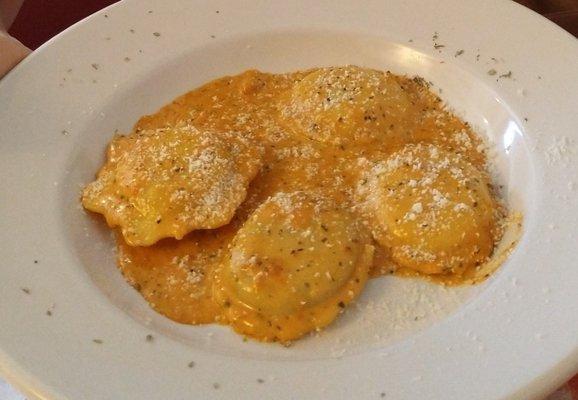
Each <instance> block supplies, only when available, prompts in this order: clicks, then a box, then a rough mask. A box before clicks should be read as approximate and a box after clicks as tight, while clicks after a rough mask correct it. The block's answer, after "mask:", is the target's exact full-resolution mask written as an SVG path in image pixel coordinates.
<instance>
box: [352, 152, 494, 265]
mask: <svg viewBox="0 0 578 400" xmlns="http://www.w3.org/2000/svg"><path fill="white" fill-rule="evenodd" d="M356 193H357V197H358V200H359V202H360V203H361V208H362V209H363V211H364V212H365V214H366V216H367V218H368V221H369V225H370V226H371V227H372V229H373V232H374V236H375V239H376V240H377V241H378V242H379V243H380V244H381V245H383V246H384V247H385V248H386V249H388V250H389V251H390V252H391V256H392V258H393V260H394V261H395V262H397V263H398V264H399V265H400V266H402V267H406V268H410V269H413V270H416V271H418V272H422V273H424V274H442V273H446V274H447V273H452V274H460V273H462V272H464V271H465V270H466V269H467V268H471V267H475V266H479V265H480V264H482V263H483V262H485V261H487V259H488V257H489V256H490V255H491V254H492V250H493V248H494V245H495V239H496V237H497V226H498V224H497V222H498V219H499V209H500V207H499V204H497V203H496V201H495V200H494V198H493V196H492V193H491V185H490V182H489V178H488V176H487V174H485V173H483V172H481V171H480V170H478V169H477V168H475V167H474V166H473V165H472V164H470V163H469V162H468V161H466V160H465V159H464V158H463V157H461V156H459V155H457V154H455V153H451V152H448V151H445V150H442V149H440V148H439V147H437V146H435V145H428V144H417V145H411V144H410V145H407V146H406V147H404V148H403V149H402V150H400V151H398V152H396V153H393V154H392V155H391V156H390V157H389V158H388V159H387V160H386V161H384V162H381V163H377V164H376V165H373V166H372V167H371V168H370V170H369V172H368V173H367V174H366V175H365V176H364V178H363V179H362V180H361V181H360V182H359V184H358V187H357V192H356Z"/></svg>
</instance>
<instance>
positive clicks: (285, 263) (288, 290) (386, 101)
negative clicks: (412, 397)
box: [82, 66, 521, 344]
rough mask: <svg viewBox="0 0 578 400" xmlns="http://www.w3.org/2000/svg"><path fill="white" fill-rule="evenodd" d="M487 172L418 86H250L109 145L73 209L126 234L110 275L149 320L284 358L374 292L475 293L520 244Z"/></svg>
mask: <svg viewBox="0 0 578 400" xmlns="http://www.w3.org/2000/svg"><path fill="white" fill-rule="evenodd" d="M487 163H488V160H487V154H486V152H485V146H484V144H483V141H482V140H481V138H480V137H479V136H477V135H476V133H475V132H474V131H473V129H472V128H471V126H470V125H468V123H467V122H465V121H462V120H461V119H460V118H459V117H458V116H456V115H454V114H453V113H452V112H451V110H449V109H447V108H446V106H445V105H444V103H443V102H442V100H441V99H440V98H439V97H438V96H437V95H435V94H434V93H433V91H431V90H430V84H429V83H427V82H426V81H425V80H424V79H422V78H419V77H407V76H400V75H395V74H393V73H390V72H381V71H376V70H371V69H367V68H361V67H356V66H344V67H329V68H316V69H311V70H307V71H297V72H291V73H287V74H268V73H262V72H259V71H255V70H250V71H245V72H243V73H241V74H239V75H236V76H225V77H222V78H219V79H217V80H215V81H212V82H208V83H207V84H205V85H203V86H201V87H199V88H196V89H194V90H192V91H190V92H188V93H186V94H184V95H182V96H180V97H178V98H177V99H175V100H174V101H173V102H171V103H170V104H168V105H166V106H165V107H163V108H161V109H160V110H159V111H158V112H156V113H154V114H151V115H147V116H144V117H142V118H141V119H140V120H139V121H138V122H137V123H136V125H135V127H134V129H133V133H131V134H129V135H128V136H116V137H115V138H114V139H113V140H112V142H111V144H110V146H109V149H108V159H107V162H106V163H105V165H104V166H103V167H102V169H101V170H100V172H99V173H98V176H97V179H96V181H95V182H93V183H91V184H89V185H88V186H87V187H86V189H85V190H84V192H83V196H82V202H83V205H84V206H85V208H86V209H88V210H91V211H95V212H98V213H101V214H103V215H104V217H105V218H106V220H107V221H108V223H109V225H110V226H112V227H119V228H120V229H118V230H117V231H120V234H118V235H117V237H118V238H117V245H118V265H119V268H120V270H121V272H122V274H123V276H124V277H125V279H126V280H127V281H128V282H129V283H130V284H131V285H132V286H133V287H134V288H135V289H137V290H138V291H139V293H140V294H141V295H142V296H143V297H144V298H145V299H146V301H148V302H149V304H150V306H151V307H152V308H153V309H154V310H156V311H157V312H159V313H161V314H163V315H165V316H167V317H168V318H170V319H172V320H174V321H177V322H180V323H186V324H206V323H220V324H223V325H229V326H230V327H231V328H232V329H234V330H235V331H236V332H238V333H240V334H242V335H245V336H246V337H250V338H253V339H257V340H261V341H277V342H281V343H283V344H289V343H290V342H292V341H294V340H297V339H299V338H301V337H303V336H304V335H306V334H307V333H308V332H314V331H319V330H321V329H323V328H324V327H326V326H327V325H328V324H330V323H331V322H332V321H334V320H335V319H336V318H337V317H338V316H339V314H340V313H341V312H342V311H343V310H344V309H345V308H346V307H347V305H348V304H350V303H351V302H353V301H355V299H356V298H357V297H358V296H359V294H360V293H361V291H362V290H363V287H364V285H365V283H366V281H367V279H368V276H369V277H377V276H380V275H389V274H396V275H397V276H403V277H423V278H426V279H428V280H430V281H432V282H437V283H441V284H444V285H457V284H474V283H477V282H481V281H483V280H484V279H486V278H487V277H488V276H489V275H490V274H491V273H492V272H493V271H494V270H495V269H496V268H497V267H498V266H499V264H500V263H501V262H502V261H503V260H504V259H505V257H506V254H507V252H509V251H510V249H511V248H512V247H513V246H514V244H515V242H516V240H517V238H518V237H519V232H520V229H521V224H520V221H521V217H519V215H515V214H511V213H510V212H508V210H507V209H506V208H505V207H504V206H503V205H502V204H501V203H500V200H499V193H498V191H497V190H496V189H495V188H494V186H492V182H491V180H490V176H489V174H488V167H487V165H488V164H487ZM510 223H514V224H516V227H517V228H516V230H515V232H517V234H514V236H509V237H508V232H505V231H504V229H505V226H506V224H510ZM161 239H162V240H161Z"/></svg>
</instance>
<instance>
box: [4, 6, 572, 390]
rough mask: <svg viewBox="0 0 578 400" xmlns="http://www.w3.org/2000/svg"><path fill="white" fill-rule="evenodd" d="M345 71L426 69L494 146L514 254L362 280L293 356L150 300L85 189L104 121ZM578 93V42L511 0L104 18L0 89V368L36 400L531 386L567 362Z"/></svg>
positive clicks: (42, 52) (100, 147)
mask: <svg viewBox="0 0 578 400" xmlns="http://www.w3.org/2000/svg"><path fill="white" fill-rule="evenodd" d="M155 32H157V33H156V34H155ZM435 32H437V35H436V36H437V38H436V39H434V37H433V36H434V33H435ZM435 44H437V45H443V46H445V47H439V46H437V49H436V48H434V45H435ZM458 50H464V52H463V53H462V54H460V55H456V53H457V52H458ZM339 64H358V65H363V66H368V67H375V68H380V69H390V70H392V71H394V72H397V73H407V74H419V75H422V76H424V77H425V78H426V79H427V80H431V81H433V82H434V84H435V85H436V88H441V90H443V92H442V97H444V98H445V99H446V100H447V101H448V102H449V104H450V105H451V106H452V107H453V108H454V109H455V110H456V112H458V113H459V114H461V115H463V116H464V117H465V118H466V119H467V120H468V121H470V122H471V123H472V124H473V125H474V126H476V127H477V129H478V130H479V132H480V133H481V134H483V135H485V136H486V137H488V139H489V140H491V141H492V142H493V143H494V144H495V153H496V165H497V168H496V171H497V175H498V179H501V180H502V182H503V184H504V185H505V187H506V189H505V191H506V193H507V197H508V201H509V204H510V205H511V206H512V208H514V209H517V210H520V211H522V212H523V213H524V216H525V230H524V235H523V237H522V240H521V242H520V243H519V245H518V247H517V249H516V251H515V252H514V254H512V255H511V257H510V258H509V260H508V261H507V262H506V263H505V264H504V265H503V267H502V268H501V269H500V271H499V272H498V273H497V274H495V275H494V276H493V277H492V278H491V279H490V280H489V281H488V282H486V283H485V284H483V285H480V286H476V287H471V288H469V287H463V288H448V289H443V288H441V287H438V286H433V285H429V284H426V283H424V282H421V281H412V280H403V279H397V278H383V279H378V280H373V281H372V282H371V283H370V284H369V285H368V288H367V290H366V291H365V293H364V294H363V296H362V298H361V299H360V301H359V307H354V308H352V309H351V310H349V311H348V312H347V313H346V315H345V316H344V318H341V319H340V320H339V321H337V323H335V324H334V325H332V326H331V327H330V328H329V329H327V330H326V331H325V332H323V333H322V334H320V335H319V336H312V337H309V338H307V339H305V340H302V341H300V342H298V343H297V344H296V345H295V346H293V347H291V348H283V347H281V346H278V345H267V344H259V343H255V342H247V343H245V342H243V341H242V340H241V338H240V337H239V336H237V335H235V334H233V333H232V332H231V331H230V330H229V329H228V328H226V327H219V326H202V327H191V326H183V325H178V324H176V323H173V322H171V321H169V320H167V319H166V318H164V317H162V316H160V315H157V314H155V313H154V312H153V311H151V310H150V309H149V308H148V306H147V305H146V304H145V302H144V301H143V300H142V299H141V298H140V297H139V295H138V294H137V293H136V292H135V291H134V290H132V289H130V288H129V286H128V285H127V284H125V283H124V281H123V280H122V278H121V276H120V274H119V273H118V272H117V270H116V268H115V264H114V254H113V242H112V240H111V237H110V233H109V230H108V229H107V228H106V227H105V226H104V224H103V223H102V222H101V221H100V219H98V218H92V217H90V216H88V215H87V214H85V213H84V212H83V211H82V209H81V207H80V206H79V202H78V196H79V190H80V188H81V187H82V185H83V184H85V183H86V182H88V181H90V180H91V179H92V178H93V176H94V173H95V171H96V170H97V169H98V167H99V166H100V164H101V163H102V161H103V156H104V153H103V151H104V148H105V145H106V143H107V142H108V141H109V139H110V138H111V136H112V134H113V132H114V131H115V129H119V130H121V131H127V130H128V129H129V128H130V127H131V126H132V124H133V123H134V122H135V121H136V119H137V118H138V117H139V116H140V115H143V114H145V113H151V112H153V111H155V110H156V109H157V108H158V107H160V106H161V105H163V104H165V103H167V102H168V101H170V100H171V99H172V98H174V97H175V96H177V95H179V94H181V93H183V92H186V91H188V90H190V89H192V88H194V87H196V86H198V85H199V84H202V83H204V82H206V81H208V80H210V79H213V78H217V77H220V76H222V75H225V74H234V73H238V72H241V71H243V70H245V69H248V68H258V69H261V70H264V71H272V72H280V71H292V70H296V69H302V68H306V67H312V66H322V65H339ZM490 70H495V71H496V72H497V73H496V74H495V75H490V74H489V73H488V71H490ZM508 71H512V74H511V76H509V77H500V75H505V74H507V73H508ZM577 93H578V41H576V40H575V39H574V38H572V37H571V36H570V35H569V34H567V33H565V32H564V31H562V30H560V29H559V28H557V27H556V26H554V25H553V24H551V23H549V22H548V21H546V20H545V19H543V18H541V17H539V16H538V15H536V14H533V13H532V12H530V11H528V10H526V9H524V8H522V7H520V6H518V5H516V4H514V3H512V2H506V1H495V0H491V1H485V2H483V3H482V2H479V1H477V0H467V1H464V0H443V1H441V0H439V1H435V2H434V1H429V2H426V1H419V0H390V1H377V0H371V1H364V2H357V1H336V0H324V1H315V2H310V1H307V0H299V1H275V2H264V1H263V2H258V1H254V2H238V1H234V0H221V1H195V2H192V1H188V0H173V1H163V2H155V1H152V0H138V1H137V0H127V1H124V2H122V3H120V4H117V5H115V6H113V7H110V8H108V9H106V10H103V11H101V12H99V13H97V14H95V15H93V16H91V17H90V18H88V19H86V20H84V21H82V22H81V23H79V24H77V25H75V26H74V27H72V28H71V29H68V30H67V31H66V32H64V33H63V34H61V35H59V36H57V37H56V38H55V39H53V40H51V41H50V42H49V43H47V44H46V45H44V46H43V47H42V48H41V49H39V50H38V51H36V52H35V53H34V54H33V55H32V56H31V57H29V58H28V59H27V60H26V61H25V62H24V63H22V64H21V65H20V66H18V67H17V68H16V69H15V70H14V71H13V72H11V73H10V74H9V75H8V76H7V77H6V78H5V79H4V80H3V81H2V82H0V126H1V129H0V154H1V157H0V182H1V183H2V191H1V201H0V219H1V221H2V228H3V229H2V230H1V232H0V265H1V268H0V373H1V374H2V375H4V376H5V377H7V378H8V379H9V380H10V381H11V382H12V383H13V384H15V385H16V386H17V387H18V388H20V389H21V390H22V391H24V392H25V393H26V394H28V395H29V396H30V397H31V398H39V399H70V400H76V399H184V398H198V399H207V398H223V399H225V398H227V399H228V398H243V399H254V398H275V399H305V398H307V399H320V398H353V399H379V398H381V397H383V396H385V398H387V399H425V398H427V399H445V400H450V399H460V400H462V399H469V400H475V399H480V400H481V399H483V400H493V399H514V398H515V399H534V398H539V397H541V396H543V395H544V394H545V393H547V392H548V391H550V390H552V389H554V388H555V387H556V386H557V385H559V384H561V383H562V382H563V381H564V380H566V379H568V378H569V377H570V376H571V375H572V374H573V373H574V372H576V370H577V369H578V312H577V309H578V307H577V305H578V264H577V261H576V248H577V244H578V243H577V241H576V240H577V237H578V231H577V228H576V226H577V225H578V220H577V216H578V202H577V201H576V197H577V195H578V189H577V188H576V186H577V184H578V168H577V158H576V157H577V155H576V146H575V142H576V140H577V139H578V132H577V127H578V97H577ZM23 288H24V289H26V290H27V291H29V294H27V293H25V292H24V291H23V290H22V289H23ZM48 310H50V312H51V314H52V315H51V316H49V315H47V311H48ZM148 334H152V335H153V336H154V338H155V339H154V340H153V341H152V342H147V341H146V340H145V337H146V335H148ZM94 339H99V340H101V341H102V343H101V344H98V343H95V342H94ZM191 361H194V362H195V366H194V367H193V368H189V367H188V364H189V363H190V362H191ZM382 393H384V394H382Z"/></svg>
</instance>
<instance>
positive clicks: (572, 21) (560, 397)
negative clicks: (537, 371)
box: [0, 0, 578, 400]
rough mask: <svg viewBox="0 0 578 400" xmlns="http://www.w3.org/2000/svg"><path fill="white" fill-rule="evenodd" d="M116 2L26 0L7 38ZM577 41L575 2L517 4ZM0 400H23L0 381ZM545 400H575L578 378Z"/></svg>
mask: <svg viewBox="0 0 578 400" xmlns="http://www.w3.org/2000/svg"><path fill="white" fill-rule="evenodd" d="M115 2H116V0H81V1H78V0H25V1H24V3H23V5H22V8H21V9H20V13H19V14H18V16H17V18H16V20H15V21H14V23H13V24H12V26H11V28H10V31H9V32H10V34H11V35H12V36H14V37H16V38H17V39H19V40H20V41H21V42H22V43H23V44H24V45H26V46H28V47H29V48H31V49H36V48H37V47H39V46H40V45H41V44H43V43H44V42H46V41H47V40H48V39H50V38H51V37H53V36H54V35H56V34H57V33H59V32H61V31H63V30H64V29H66V28H67V27H69V26H70V25H72V24H74V23H75V22H77V21H80V20H81V19H83V18H84V17H86V16H88V15H90V14H92V13H94V12H96V11H98V10H100V9H102V8H104V7H106V6H108V5H110V4H113V3H115ZM517 2H518V3H520V4H523V5H524V6H526V7H528V8H530V9H532V10H534V11H536V12H538V13H540V14H542V15H543V16H545V17H546V18H548V19H550V20H552V21H553V22H555V23H556V24H558V25H560V26H561V27H562V28H564V29H566V30H567V31H568V32H570V33H572V34H573V35H574V36H577V37H578V0H517ZM0 400H25V398H24V397H23V396H22V395H21V394H19V393H18V392H17V391H16V390H14V389H13V388H12V387H11V386H10V385H8V384H7V383H6V382H4V381H3V380H2V379H1V378H0ZM547 400H578V375H576V376H575V377H574V378H573V379H571V380H570V382H568V383H567V384H565V385H564V386H563V387H561V388H560V389H559V390H558V391H556V392H555V393H553V394H552V395H550V396H549V397H548V399H547Z"/></svg>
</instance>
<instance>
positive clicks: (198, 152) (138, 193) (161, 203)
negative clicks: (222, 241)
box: [82, 125, 262, 246]
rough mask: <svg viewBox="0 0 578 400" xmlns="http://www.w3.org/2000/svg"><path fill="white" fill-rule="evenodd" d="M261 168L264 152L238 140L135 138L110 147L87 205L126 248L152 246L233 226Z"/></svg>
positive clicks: (168, 131)
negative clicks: (117, 233)
mask: <svg viewBox="0 0 578 400" xmlns="http://www.w3.org/2000/svg"><path fill="white" fill-rule="evenodd" d="M261 164H262V151H261V148H260V147H259V146H258V145H257V144H256V143H255V142H254V141H253V140H252V139H251V138H250V136H249V135H243V134H241V133H238V132H229V131H211V130H199V129H196V128H194V127H192V126H189V125H181V126H177V127H174V128H163V129H154V130H144V131H136V132H134V133H132V134H130V135H128V136H116V137H115V138H114V139H113V141H112V143H111V144H110V146H109V149H108V160H107V162H106V164H105V165H104V166H103V168H102V169H101V170H100V172H99V173H98V177H97V179H96V181H94V182H93V183H91V184H89V185H88V186H87V187H86V188H85V190H84V191H83V194H82V203H83V205H84V207H85V208H86V209H88V210H90V211H94V212H97V213H101V214H103V215H104V216H105V218H106V220H107V222H108V224H109V225H110V226H112V227H115V226H119V227H120V229H121V231H122V234H123V236H124V240H125V241H126V242H127V243H128V244H129V245H132V246H148V245H151V244H153V243H155V242H157V241H158V240H159V239H162V238H167V237H173V238H176V239H180V238H182V237H183V236H184V235H186V234H187V233H189V232H191V231H193V230H196V229H212V228H217V227H220V226H223V225H225V224H227V223H229V221H230V220H231V218H232V217H233V215H234V213H235V210H236V209H237V207H238V206H239V204H241V202H242V201H243V200H244V199H245V197H246V194H247V186H248V184H249V182H250V181H251V180H252V179H253V178H254V177H255V175H256V174H257V172H258V171H259V168H260V167H261Z"/></svg>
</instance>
